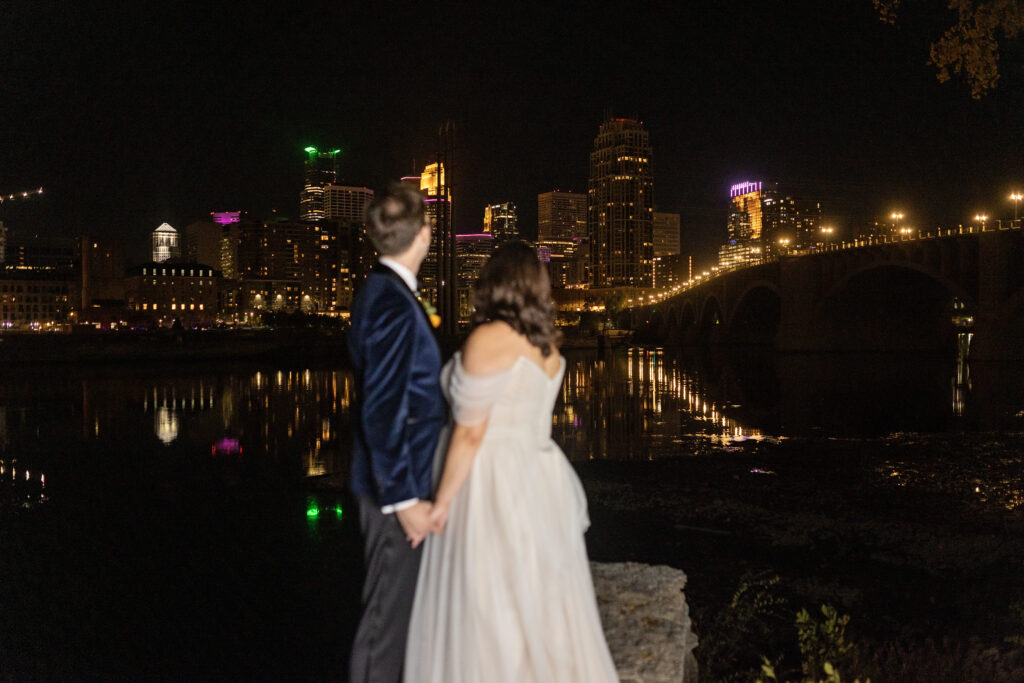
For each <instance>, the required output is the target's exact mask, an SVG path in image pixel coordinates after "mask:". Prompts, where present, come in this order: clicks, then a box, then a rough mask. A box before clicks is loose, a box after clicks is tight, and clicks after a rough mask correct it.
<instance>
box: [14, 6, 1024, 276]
mask: <svg viewBox="0 0 1024 683" xmlns="http://www.w3.org/2000/svg"><path fill="white" fill-rule="evenodd" d="M281 12H282V16H276V15H274V14H272V13H271V14H267V13H266V12H263V13H251V14H250V15H248V16H246V17H245V18H243V19H236V18H235V17H234V15H231V16H232V18H231V19H222V18H219V15H218V12H217V10H216V8H215V7H213V8H210V9H208V10H205V11H203V12H201V13H195V12H188V11H180V12H179V11H174V12H170V11H168V10H165V9H159V8H145V7H133V8H131V9H129V10H127V11H125V12H123V13H120V14H118V15H116V16H114V15H109V16H108V15H106V14H104V13H102V12H100V13H98V14H96V15H92V14H88V13H86V11H85V10H78V9H76V10H73V11H69V12H60V13H53V12H49V11H47V10H46V8H45V7H44V6H41V5H37V4H34V3H27V2H15V3H14V4H13V6H12V10H11V13H10V15H9V20H8V21H7V22H6V23H5V24H4V26H3V28H0V31H3V35H2V36H0V37H2V40H0V45H2V47H0V50H3V51H4V53H5V54H4V55H3V57H4V63H5V65H6V66H7V67H8V68H7V70H6V78H5V86H6V88H5V90H6V92H7V94H8V99H9V102H11V103H12V106H10V107H8V108H5V111H4V112H2V113H0V130H2V131H3V133H2V135H3V137H0V148H2V149H3V150H4V163H3V164H0V192H15V191H21V190H24V189H31V188H35V187H39V186H43V187H46V189H47V192H46V193H45V194H44V195H43V197H41V198H40V199H38V200H33V201H32V202H25V203H23V204H21V205H16V204H14V203H12V204H11V205H10V206H8V205H5V206H4V207H3V209H2V211H0V220H3V221H5V223H6V224H7V225H8V227H9V228H10V229H13V230H16V231H18V230H26V231H30V232H44V233H47V234H54V235H58V236H68V237H70V236H76V235H79V234H98V235H99V236H101V237H105V238H111V239H118V240H122V241H125V242H126V243H131V242H134V241H136V240H138V239H139V238H140V237H143V236H144V235H146V234H148V233H149V232H150V231H151V230H152V229H153V227H154V226H157V225H159V224H161V223H163V222H167V223H169V224H171V225H174V226H178V227H181V226H185V225H187V224H189V223H191V222H193V221H196V220H201V219H203V218H205V217H206V216H207V215H208V214H209V212H210V211H216V210H220V209H223V208H225V207H227V208H232V209H243V210H248V211H250V213H251V214H252V215H255V216H269V215H270V211H271V210H272V209H277V210H278V213H279V214H280V215H283V216H288V217H290V218H298V206H297V205H296V204H297V198H298V194H299V192H300V191H301V189H302V183H303V177H302V173H303V172H302V160H303V157H304V156H305V154H304V152H303V149H304V148H305V147H306V146H314V147H318V148H323V149H340V150H341V151H340V153H339V154H338V183H339V184H344V185H353V186H364V185H365V186H367V187H370V188H376V187H380V186H382V185H383V184H384V183H385V182H386V181H387V180H389V179H392V178H397V177H399V176H402V175H407V174H409V173H413V172H419V171H420V169H422V167H423V166H424V165H425V164H426V163H429V161H431V158H432V156H433V155H434V154H435V152H436V150H435V149H434V148H435V147H436V138H437V129H438V126H439V125H441V124H442V123H443V122H444V121H447V120H452V121H453V122H454V123H455V127H456V156H455V162H454V163H453V176H454V177H455V178H456V181H455V184H456V186H455V188H454V189H455V192H456V193H457V194H458V196H459V202H457V204H456V206H457V208H456V211H457V216H456V225H457V226H459V231H460V232H472V231H474V230H476V229H477V227H478V226H477V225H476V224H477V223H478V222H479V220H480V218H479V216H480V209H481V208H482V207H483V206H485V205H487V204H491V203H494V202H502V201H512V202H515V203H516V205H517V206H518V207H519V209H520V215H519V222H520V225H521V226H522V230H523V232H524V236H526V237H532V236H533V231H534V230H536V227H537V217H536V204H535V202H534V201H533V198H534V197H536V195H537V194H538V193H542V192H547V191H550V190H553V189H561V190H564V191H574V192H582V191H585V187H586V179H587V168H586V166H587V154H588V152H589V150H590V147H591V141H592V140H593V136H594V135H595V133H596V131H597V128H598V126H599V125H600V122H601V121H602V120H603V118H604V114H605V113H606V112H611V113H613V114H615V115H621V116H635V117H637V118H639V119H640V120H642V121H644V124H645V126H646V127H648V129H649V130H650V132H651V137H652V140H653V144H654V148H655V151H656V155H655V168H654V175H655V176H656V177H657V178H658V191H657V194H656V197H655V201H656V204H657V207H658V209H659V210H660V211H667V212H671V213H679V214H680V215H681V224H682V225H683V227H684V231H685V235H684V243H686V244H688V245H689V246H690V248H691V249H692V251H693V252H694V254H695V255H696V256H698V257H700V258H703V260H705V261H710V260H713V258H714V254H715V250H716V249H717V247H718V246H719V244H720V243H721V239H722V232H723V229H724V228H723V226H724V225H725V221H726V214H727V210H728V209H727V202H723V201H722V195H723V192H725V191H726V190H727V188H728V187H730V186H731V185H732V184H734V183H736V182H740V181H742V180H744V179H755V178H756V179H764V180H770V179H778V180H784V181H786V182H788V183H792V184H803V185H807V186H811V191H808V194H810V195H814V196H816V197H819V198H820V200H821V201H822V205H823V211H824V212H826V215H823V219H822V220H823V222H829V223H830V224H834V225H836V226H837V228H839V229H842V228H843V227H844V226H845V224H849V223H850V221H852V220H854V219H859V220H863V221H867V222H869V221H870V220H871V219H872V218H874V219H878V218H880V217H884V216H887V215H889V213H890V212H891V211H895V210H900V211H901V212H903V213H905V214H906V215H907V216H911V217H913V220H914V221H915V222H917V223H919V224H921V225H925V226H930V225H934V224H939V223H942V224H955V223H957V222H967V221H969V220H970V217H971V216H973V215H974V214H975V213H978V212H985V213H987V214H988V215H991V216H994V217H998V216H1003V217H1006V216H1009V215H1012V211H1013V208H1014V207H1013V205H1012V203H1011V202H1009V201H1007V200H1006V199H1005V197H1006V196H1007V195H1009V193H1010V192H1017V191H1020V187H1017V181H1018V179H1019V178H1020V177H1021V175H1022V173H1021V168H1020V166H1021V164H1020V159H1021V158H1022V154H1021V151H1022V149H1021V140H1022V139H1024V106H1021V98H1022V92H1024V90H1022V89H1021V88H1020V85H1021V83H1022V81H1024V70H1022V69H1021V68H1020V60H1019V50H1018V49H1016V48H1015V47H1014V46H1013V45H1012V44H1011V45H1010V46H1009V47H1008V48H1007V49H1006V50H1005V51H1004V54H1003V63H1002V68H1001V80H1000V82H999V86H998V88H997V89H996V90H995V91H994V92H993V93H991V94H989V95H987V96H986V97H985V98H984V99H982V100H980V101H974V100H972V99H971V98H970V95H969V92H968V89H967V87H966V86H965V85H964V84H963V83H960V82H957V81H956V80H954V81H953V82H951V83H948V84H940V83H938V82H937V81H936V79H935V74H934V69H933V68H932V67H930V66H929V65H928V64H927V58H928V45H929V43H930V41H932V40H934V39H935V38H936V37H937V35H938V34H939V33H941V30H939V29H941V28H942V26H943V25H944V24H943V22H945V21H946V20H947V19H948V17H945V16H943V15H942V12H936V13H935V15H936V16H935V17H933V18H929V17H928V16H927V15H928V13H927V12H925V11H923V10H921V11H918V12H917V13H915V12H914V11H913V10H911V9H908V10H907V12H908V14H907V15H906V16H904V17H902V18H901V21H900V23H899V24H898V25H897V26H895V27H892V26H886V25H883V24H881V23H880V22H879V21H878V17H877V15H876V14H875V12H874V10H873V8H872V7H871V3H870V2H867V1H866V0H865V1H864V2H848V3H837V4H836V5H826V4H824V3H820V2H809V1H808V2H794V3H787V4H786V5H785V6H784V7H774V6H769V5H757V6H746V5H741V4H739V3H715V4H710V3H709V4H696V5H692V6H690V5H687V6H685V7H684V6H679V7H670V8H666V7H663V6H655V7H646V8H635V9H633V10H631V12H629V13H625V14H622V15H615V16H611V15H604V14H599V13H596V12H594V11H590V12H588V11H584V10H582V9H574V10H563V11H561V12H560V13H559V12H558V11H557V10H556V11H554V12H552V11H551V10H550V8H540V7H532V6H529V5H523V6H517V7H516V8H515V9H505V10H495V11H494V13H493V14H492V13H491V11H490V10H475V13H460V12H457V11H456V10H454V9H448V10H445V11H444V12H442V13H439V14H423V13H418V12H414V11H403V10H399V9H389V8H387V7H384V8H354V9H353V10H352V11H345V12H343V11H342V10H340V9H339V8H336V7H332V6H329V5H324V6H320V5H317V4H316V3H313V4H310V5H308V6H304V7H303V8H302V9H301V10H299V11H297V12H294V13H293V12H292V11H291V10H289V11H288V12H285V11H284V10H283V9H282V10H281ZM555 18H560V19H562V20H563V21H552V19H555ZM499 21H500V22H501V23H502V25H503V26H505V27H507V31H505V34H504V35H503V37H502V44H503V45H504V47H505V48H506V49H503V50H486V49H485V44H484V43H483V42H482V40H481V35H484V34H486V35H488V36H491V35H492V34H491V33H489V32H482V31H481V29H482V28H483V27H486V26H489V25H491V24H493V23H494V22H499ZM384 25H387V26H389V31H391V32H390V33H389V34H388V48H387V49H385V48H384V47H383V45H382V41H381V40H380V38H381V35H382V34H381V29H380V27H381V26H384ZM440 25H444V26H446V27H448V28H449V29H450V31H446V33H445V36H446V37H445V38H442V39H438V40H437V41H436V45H435V47H436V51H437V54H438V56H439V59H440V60H441V61H442V62H443V63H445V64H450V65H452V67H453V68H451V69H450V71H451V73H452V77H451V78H449V79H447V80H446V82H445V85H444V87H441V88H438V87H434V86H432V85H431V83H430V80H431V79H430V78H426V79H424V78H421V77H420V75H419V74H418V73H416V74H415V75H414V73H415V72H416V69H413V68H412V67H411V66H410V65H411V64H415V63H416V62H417V58H418V56H419V55H421V54H422V51H423V47H422V45H423V41H424V40H425V39H426V38H427V37H429V36H432V35H433V34H434V29H435V28H437V27H438V26H440ZM42 26H46V31H45V32H43V31H42V30H41V27H42ZM392 29H393V31H392ZM937 31H938V33H937ZM634 34H636V35H638V36H641V37H642V38H628V39H625V40H620V39H616V41H612V42H614V45H613V46H612V47H611V48H609V49H604V48H602V47H601V45H602V42H601V40H599V38H600V37H602V36H620V37H621V36H631V35H634ZM268 44H273V45H277V46H294V47H295V48H296V49H295V50H284V51H279V50H265V49H264V48H265V47H266V45H268ZM98 45H103V48H100V47H97V46H98ZM339 46H340V47H339ZM339 50H340V52H339ZM293 52H294V54H292V53H293ZM328 55H330V57H331V58H330V59H325V57H326V56H328ZM313 64H316V65H317V67H316V68H315V69H312V68H309V67H310V65H313ZM332 64H338V65H339V66H337V67H336V68H335V67H332V66H331V65H332ZM429 68H433V67H429ZM429 68H427V70H428V71H429ZM481 83H490V84H492V85H493V86H494V87H488V88H483V89H481V88H480V87H479V85H480V84H481ZM496 92H506V93H508V95H509V96H508V97H507V98H506V99H505V100H504V101H503V102H502V106H497V107H496V106H494V105H495V102H496V98H495V97H494V93H496ZM483 93H486V95H485V94H483ZM828 212H831V214H829V213H828ZM144 249H145V247H144V245H142V244H141V243H140V244H139V245H138V246H135V247H133V254H132V256H134V257H135V260H139V256H140V254H141V253H142V252H144Z"/></svg>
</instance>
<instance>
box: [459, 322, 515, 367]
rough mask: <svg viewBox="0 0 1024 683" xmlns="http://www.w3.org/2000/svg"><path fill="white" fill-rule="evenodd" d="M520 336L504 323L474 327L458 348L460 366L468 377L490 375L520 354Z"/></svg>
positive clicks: (508, 364)
mask: <svg viewBox="0 0 1024 683" xmlns="http://www.w3.org/2000/svg"><path fill="white" fill-rule="evenodd" d="M522 345H523V342H522V337H521V336H520V335H519V334H518V333H517V332H516V331H515V330H514V329H512V326H511V325H509V324H508V323H506V322H504V321H501V320H496V321H494V322H489V323H484V324H482V325H479V326H477V327H476V328H475V329H474V330H473V331H472V332H471V333H470V334H469V338H467V339H466V344H465V346H463V347H462V367H463V368H464V369H465V370H466V372H468V373H470V374H471V375H493V374H495V373H497V372H501V371H502V370H505V369H506V368H508V367H509V366H510V365H512V364H513V363H515V362H516V359H517V358H519V356H520V355H521V354H522V352H523V350H522Z"/></svg>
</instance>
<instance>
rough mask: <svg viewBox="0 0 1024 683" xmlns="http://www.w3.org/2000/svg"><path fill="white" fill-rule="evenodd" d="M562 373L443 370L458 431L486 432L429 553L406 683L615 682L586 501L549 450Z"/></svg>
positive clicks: (534, 368) (535, 368)
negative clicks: (476, 428) (591, 557)
mask: <svg viewBox="0 0 1024 683" xmlns="http://www.w3.org/2000/svg"><path fill="white" fill-rule="evenodd" d="M564 373H565V359H564V358H563V359H561V368H560V369H559V371H558V373H557V375H556V376H555V377H548V375H547V374H546V373H545V372H544V370H543V369H542V368H541V367H540V366H539V365H537V364H536V363H534V362H533V361H531V360H530V359H528V358H527V357H525V356H520V357H519V359H518V360H516V362H515V363H513V364H512V366H511V367H509V368H507V369H506V370H504V371H503V372H501V373H498V374H496V375H490V376H487V377H479V376H474V375H469V374H468V373H466V372H465V370H464V369H463V368H462V363H461V357H460V355H459V354H456V355H455V357H454V358H453V359H452V360H451V361H449V362H448V364H447V365H445V367H444V369H443V371H442V373H441V386H442V388H443V389H444V390H445V392H446V395H447V397H448V400H449V403H450V405H451V408H452V415H453V417H454V419H455V421H457V422H459V423H461V424H467V425H471V424H480V423H481V422H483V421H484V420H489V421H488V424H487V430H486V433H485V435H484V437H483V441H482V443H481V445H480V449H479V451H478V452H477V454H476V458H475V460H474V461H473V466H472V469H471V471H470V473H469V475H468V476H467V478H466V480H465V482H464V483H463V485H462V487H461V488H460V489H459V491H458V493H457V494H456V496H455V498H454V499H453V501H452V504H451V509H450V514H449V518H448V526H447V528H446V529H445V531H444V533H443V534H441V535H440V536H431V537H429V538H428V539H427V540H426V542H425V547H424V553H423V560H422V564H421V565H420V573H419V580H418V583H417V585H416V598H415V603H414V605H413V610H412V618H411V621H410V625H409V640H408V644H407V647H406V656H405V669H404V670H405V674H404V675H405V681H406V682H407V683H420V682H423V681H432V682H437V683H482V682H484V681H486V682H488V683H491V682H494V683H500V682H504V681H507V682H508V683H524V682H527V681H537V682H545V683H547V682H558V683H571V682H573V681H579V682H581V683H582V682H586V683H601V682H603V681H618V676H617V675H616V672H615V665H614V663H613V662H612V658H611V655H610V653H609V652H608V646H607V644H606V643H605V638H604V632H603V631H602V629H601V620H600V617H599V616H598V611H597V602H596V599H595V597H594V586H593V582H592V580H591V577H590V567H589V564H588V560H587V551H586V547H585V545H584V543H583V532H584V531H585V530H586V528H587V526H588V525H589V523H590V522H589V518H588V517H587V501H586V497H585V496H584V493H583V487H582V486H581V485H580V481H579V478H578V477H577V476H576V473H575V472H574V471H573V469H572V467H571V466H570V465H569V462H568V460H567V459H566V457H565V455H564V454H563V453H562V451H561V449H559V447H558V446H557V445H556V444H555V443H554V441H552V440H551V412H552V408H553V406H554V403H555V399H556V398H557V396H558V391H559V388H560V387H561V384H562V375H563V374H564ZM446 436H447V435H442V440H441V444H442V446H441V447H440V448H444V446H445V445H446V442H447V438H445V437H446ZM439 453H440V454H441V455H442V457H441V458H439V460H440V459H443V451H441V450H439ZM441 466H443V465H435V467H441Z"/></svg>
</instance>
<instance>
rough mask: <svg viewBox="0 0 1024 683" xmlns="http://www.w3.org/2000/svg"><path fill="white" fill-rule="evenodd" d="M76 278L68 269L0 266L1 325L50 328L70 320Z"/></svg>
mask: <svg viewBox="0 0 1024 683" xmlns="http://www.w3.org/2000/svg"><path fill="white" fill-rule="evenodd" d="M76 289H77V287H76V282H75V278H74V273H73V272H72V271H71V269H56V268H33V267H21V268H12V267H7V268H2V269H0V325H2V326H3V327H4V328H5V329H35V330H45V329H53V328H54V327H59V326H62V325H66V324H68V323H70V322H72V321H73V315H74V314H73V309H74V301H75V299H76V295H77V292H76Z"/></svg>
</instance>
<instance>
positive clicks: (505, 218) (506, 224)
mask: <svg viewBox="0 0 1024 683" xmlns="http://www.w3.org/2000/svg"><path fill="white" fill-rule="evenodd" d="M484 232H485V233H487V234H489V235H492V236H493V237H494V245H495V246H501V245H502V244H505V243H506V242H511V241H512V240H515V239H519V217H518V215H517V213H516V205H515V204H514V203H512V202H504V203H503V204H488V205H487V206H486V207H484Z"/></svg>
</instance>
